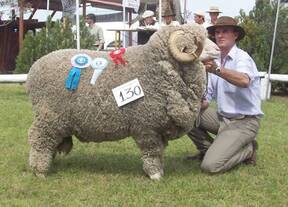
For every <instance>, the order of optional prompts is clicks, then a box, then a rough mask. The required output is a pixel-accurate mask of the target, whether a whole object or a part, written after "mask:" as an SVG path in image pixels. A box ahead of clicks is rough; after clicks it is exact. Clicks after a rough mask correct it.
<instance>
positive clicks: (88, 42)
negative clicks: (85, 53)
mask: <svg viewBox="0 0 288 207" xmlns="http://www.w3.org/2000/svg"><path fill="white" fill-rule="evenodd" d="M71 26H72V25H71V24H70V23H69V22H68V21H63V23H62V22H60V21H57V22H52V21H51V19H48V21H47V22H46V27H44V28H42V29H41V30H40V31H39V32H36V34H35V35H34V34H33V33H31V32H29V33H27V34H26V35H25V39H24V44H23V48H22V49H21V51H20V53H19V55H18V56H17V59H16V69H15V73H28V71H29V69H30V67H31V66H32V64H33V63H34V62H35V61H36V60H38V59H39V58H40V57H42V56H44V55H46V54H48V53H50V52H52V51H54V50H59V49H64V48H76V37H75V32H73V31H72V30H71ZM80 36H81V40H80V44H81V46H80V47H81V49H83V48H85V49H92V47H93V43H94V36H92V35H90V33H89V31H88V29H87V27H86V26H85V22H84V21H83V20H82V21H81V23H80Z"/></svg>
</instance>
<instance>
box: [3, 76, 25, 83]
mask: <svg viewBox="0 0 288 207" xmlns="http://www.w3.org/2000/svg"><path fill="white" fill-rule="evenodd" d="M26 79H27V74H13V75H12V74H11V75H0V83H25V82H26Z"/></svg>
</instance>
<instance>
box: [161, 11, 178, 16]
mask: <svg viewBox="0 0 288 207" xmlns="http://www.w3.org/2000/svg"><path fill="white" fill-rule="evenodd" d="M169 16H176V15H175V14H174V13H173V12H172V11H164V12H163V13H162V17H169Z"/></svg>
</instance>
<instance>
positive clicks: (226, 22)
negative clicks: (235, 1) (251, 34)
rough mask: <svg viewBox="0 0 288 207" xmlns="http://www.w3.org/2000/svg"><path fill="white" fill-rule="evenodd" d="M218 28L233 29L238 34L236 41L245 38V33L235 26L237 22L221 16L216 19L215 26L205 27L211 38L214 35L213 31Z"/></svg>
mask: <svg viewBox="0 0 288 207" xmlns="http://www.w3.org/2000/svg"><path fill="white" fill-rule="evenodd" d="M218 27H233V28H234V29H235V30H236V31H237V32H238V38H237V39H236V41H239V40H241V39H243V37H244V36H245V31H244V29H243V28H242V27H240V26H239V25H238V24H237V21H236V20H235V19H234V18H232V17H228V16H221V17H219V18H218V19H217V21H216V24H215V25H213V26H210V27H207V30H208V33H209V34H210V35H212V36H214V35H215V29H216V28H218Z"/></svg>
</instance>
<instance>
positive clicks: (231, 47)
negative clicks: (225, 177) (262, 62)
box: [187, 16, 263, 173]
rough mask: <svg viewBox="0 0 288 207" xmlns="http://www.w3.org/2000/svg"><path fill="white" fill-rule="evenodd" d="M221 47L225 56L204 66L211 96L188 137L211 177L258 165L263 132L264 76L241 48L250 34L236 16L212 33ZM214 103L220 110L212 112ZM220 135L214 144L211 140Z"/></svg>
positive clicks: (222, 21)
mask: <svg viewBox="0 0 288 207" xmlns="http://www.w3.org/2000/svg"><path fill="white" fill-rule="evenodd" d="M207 30H208V32H209V33H210V34H211V35H212V36H214V37H215V40H216V43H217V45H218V47H219V48H220V52H221V54H220V57H219V58H218V59H216V61H214V60H208V61H206V62H204V65H205V67H206V71H207V72H208V74H209V75H208V87H207V94H206V96H205V98H204V99H203V102H202V106H201V112H200V116H199V120H198V121H196V123H195V128H194V129H192V130H191V131H190V132H189V133H188V136H189V137H190V139H191V140H192V141H193V142H194V144H195V145H196V146H197V149H198V150H199V152H200V153H199V154H198V155H197V156H190V157H187V158H188V159H190V160H193V159H198V160H201V161H202V163H201V169H202V170H203V171H205V172H208V173H219V172H226V171H228V170H230V169H231V168H233V167H235V166H236V165H238V164H240V163H248V164H253V165H255V164H256V148H257V143H256V136H257V133H258V129H259V127H260V118H261V117H262V116H263V112H262V111H261V99H260V75H259V73H258V70H257V67H256V64H255V62H254V61H253V59H252V58H251V57H250V56H249V55H248V53H247V52H245V51H243V50H241V49H240V48H238V47H237V46H236V43H237V42H238V41H240V40H241V39H242V38H243V37H244V36H245V31H244V29H243V28H242V27H240V26H238V25H237V21H236V20H235V19H233V18H232V17H228V16H222V17H220V18H219V19H217V22H216V24H215V25H214V26H210V27H208V28H207ZM212 99H214V100H215V101H216V103H217V109H216V110H215V109H214V108H213V107H209V103H210V101H211V100H212ZM211 134H214V135H215V139H213V138H212V137H211Z"/></svg>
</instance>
